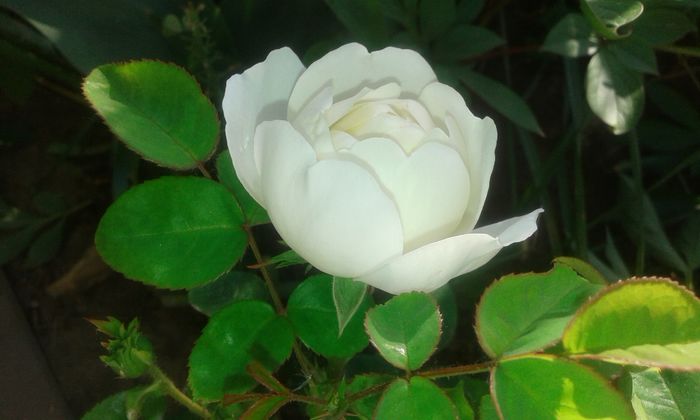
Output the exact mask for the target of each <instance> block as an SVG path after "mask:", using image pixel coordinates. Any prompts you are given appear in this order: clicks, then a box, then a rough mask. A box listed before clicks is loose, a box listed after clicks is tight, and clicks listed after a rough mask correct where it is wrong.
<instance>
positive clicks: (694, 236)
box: [678, 211, 700, 270]
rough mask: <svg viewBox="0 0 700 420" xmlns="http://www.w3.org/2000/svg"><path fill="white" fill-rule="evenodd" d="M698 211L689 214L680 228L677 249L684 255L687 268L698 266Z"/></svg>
mask: <svg viewBox="0 0 700 420" xmlns="http://www.w3.org/2000/svg"><path fill="white" fill-rule="evenodd" d="M698 238H700V212H697V211H696V212H694V213H693V214H691V215H690V217H689V218H688V220H687V221H686V223H685V224H684V225H683V228H682V229H681V236H680V240H679V244H678V249H680V250H681V252H682V253H683V256H684V257H685V261H686V264H687V265H688V269H689V270H695V269H697V268H700V240H698Z"/></svg>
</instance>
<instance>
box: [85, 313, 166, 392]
mask: <svg viewBox="0 0 700 420" xmlns="http://www.w3.org/2000/svg"><path fill="white" fill-rule="evenodd" d="M90 322H91V323H92V324H93V325H94V326H95V327H97V330H98V331H99V332H101V333H103V334H105V335H106V336H107V337H109V338H110V339H109V340H107V341H104V342H102V343H101V344H102V347H104V348H105V349H107V354H106V355H104V356H101V357H100V360H102V361H103V362H104V363H105V364H106V365H107V366H109V367H111V368H112V369H114V371H115V372H117V373H118V374H119V375H120V376H122V377H124V378H135V377H138V376H141V375H143V374H144V373H146V371H147V370H148V368H149V367H150V366H151V365H152V364H153V362H154V361H155V355H154V354H153V345H152V344H151V342H150V341H149V340H148V339H147V338H146V337H144V336H143V335H142V334H141V332H140V331H139V321H138V319H133V320H132V321H131V322H130V323H129V325H128V326H124V324H122V323H121V321H119V320H118V319H116V318H113V317H108V318H107V320H103V321H98V320H90Z"/></svg>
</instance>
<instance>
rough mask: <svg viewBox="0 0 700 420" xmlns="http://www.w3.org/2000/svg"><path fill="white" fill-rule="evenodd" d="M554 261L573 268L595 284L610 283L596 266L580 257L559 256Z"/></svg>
mask: <svg viewBox="0 0 700 420" xmlns="http://www.w3.org/2000/svg"><path fill="white" fill-rule="evenodd" d="M554 263H555V264H560V265H565V266H567V267H569V268H571V269H572V270H574V271H575V272H576V273H578V275H579V276H581V277H583V278H584V279H586V280H588V281H589V282H591V283H593V284H601V285H606V284H608V282H607V280H605V277H603V275H602V274H601V273H600V272H599V271H598V270H596V268H595V267H593V266H592V265H591V264H589V263H587V262H585V261H583V260H579V259H578V258H574V257H557V258H555V259H554Z"/></svg>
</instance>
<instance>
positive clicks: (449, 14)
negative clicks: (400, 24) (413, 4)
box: [418, 0, 457, 41]
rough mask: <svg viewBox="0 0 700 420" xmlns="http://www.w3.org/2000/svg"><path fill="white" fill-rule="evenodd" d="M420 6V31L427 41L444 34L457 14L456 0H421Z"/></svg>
mask: <svg viewBox="0 0 700 420" xmlns="http://www.w3.org/2000/svg"><path fill="white" fill-rule="evenodd" d="M418 7H419V10H418V18H419V20H420V22H419V23H420V32H421V34H422V35H423V38H424V39H425V40H427V41H432V40H434V39H435V38H437V37H439V36H440V35H442V34H444V33H445V32H446V31H447V30H448V29H449V28H450V26H452V24H453V23H454V21H455V19H456V16H457V6H456V4H455V0H431V1H421V2H420V4H419V6H418Z"/></svg>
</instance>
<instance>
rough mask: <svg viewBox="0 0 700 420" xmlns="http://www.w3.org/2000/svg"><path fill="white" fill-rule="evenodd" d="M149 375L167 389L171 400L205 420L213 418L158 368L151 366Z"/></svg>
mask: <svg viewBox="0 0 700 420" xmlns="http://www.w3.org/2000/svg"><path fill="white" fill-rule="evenodd" d="M149 373H150V374H151V376H152V377H153V379H155V380H156V381H157V382H159V383H161V384H162V386H163V388H164V389H165V392H167V393H168V395H170V397H171V398H173V399H174V400H175V401H177V402H179V403H180V404H182V405H183V406H185V407H186V408H187V409H188V410H190V411H191V412H192V413H194V414H196V415H198V416H199V417H201V418H204V419H208V418H209V417H210V416H211V415H210V414H209V412H208V411H207V409H206V408H204V407H202V406H201V405H199V404H197V403H196V402H194V401H193V400H192V399H190V397H188V396H187V395H185V394H184V393H183V392H182V391H180V390H179V389H178V388H177V387H176V386H175V384H174V383H173V381H171V380H170V378H168V376H167V375H166V374H165V373H163V371H162V370H160V369H159V368H158V366H156V365H151V366H150V370H149Z"/></svg>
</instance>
